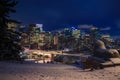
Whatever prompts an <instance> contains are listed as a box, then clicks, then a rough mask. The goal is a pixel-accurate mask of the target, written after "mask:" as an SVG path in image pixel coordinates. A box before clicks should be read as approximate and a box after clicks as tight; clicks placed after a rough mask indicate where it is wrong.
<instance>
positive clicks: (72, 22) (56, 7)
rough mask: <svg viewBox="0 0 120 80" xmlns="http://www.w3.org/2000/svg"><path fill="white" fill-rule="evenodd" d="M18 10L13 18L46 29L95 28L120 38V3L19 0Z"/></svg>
mask: <svg viewBox="0 0 120 80" xmlns="http://www.w3.org/2000/svg"><path fill="white" fill-rule="evenodd" d="M15 9H16V11H17V12H16V13H14V14H11V18H13V19H16V20H19V21H21V22H22V23H23V24H30V23H40V24H43V25H44V28H45V30H54V29H60V28H63V27H66V26H77V25H93V26H96V27H99V28H101V29H102V30H103V32H108V33H110V34H111V35H120V31H119V30H120V0H19V3H18V5H17V6H16V7H15ZM82 28H84V27H83V26H82Z"/></svg>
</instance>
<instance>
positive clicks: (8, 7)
mask: <svg viewBox="0 0 120 80" xmlns="http://www.w3.org/2000/svg"><path fill="white" fill-rule="evenodd" d="M16 4H17V2H16V1H15V0H0V60H11V59H12V60H13V59H15V60H16V59H18V58H20V56H19V53H20V52H21V51H22V48H21V46H20V45H19V41H20V40H19V36H20V33H19V32H17V31H12V30H9V29H8V26H7V23H8V21H9V20H10V19H9V14H10V13H14V12H16V11H15V10H14V9H13V8H14V6H15V5H16Z"/></svg>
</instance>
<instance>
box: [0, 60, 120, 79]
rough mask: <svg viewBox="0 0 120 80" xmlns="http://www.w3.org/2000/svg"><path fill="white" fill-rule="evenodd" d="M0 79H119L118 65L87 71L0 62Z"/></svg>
mask: <svg viewBox="0 0 120 80" xmlns="http://www.w3.org/2000/svg"><path fill="white" fill-rule="evenodd" d="M0 80H120V66H117V67H109V68H105V69H101V70H94V71H89V70H82V69H81V68H79V67H78V66H75V65H65V64H41V63H39V64H38V63H37V64H36V63H33V62H25V63H23V64H20V63H16V62H14V63H13V62H0Z"/></svg>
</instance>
